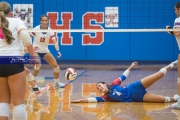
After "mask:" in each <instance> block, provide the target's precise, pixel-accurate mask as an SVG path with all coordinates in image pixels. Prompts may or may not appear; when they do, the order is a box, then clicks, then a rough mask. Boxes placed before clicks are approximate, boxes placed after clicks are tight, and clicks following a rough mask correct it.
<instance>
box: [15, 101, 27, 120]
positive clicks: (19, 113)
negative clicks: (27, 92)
mask: <svg viewBox="0 0 180 120" xmlns="http://www.w3.org/2000/svg"><path fill="white" fill-rule="evenodd" d="M13 114H14V119H15V120H27V113H26V108H25V105H24V104H21V105H17V106H14V111H13Z"/></svg>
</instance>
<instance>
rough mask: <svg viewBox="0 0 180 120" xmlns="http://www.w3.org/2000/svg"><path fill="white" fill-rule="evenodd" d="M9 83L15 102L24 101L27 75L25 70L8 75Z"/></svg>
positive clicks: (16, 103)
mask: <svg viewBox="0 0 180 120" xmlns="http://www.w3.org/2000/svg"><path fill="white" fill-rule="evenodd" d="M8 84H9V88H10V92H11V97H12V102H13V104H14V105H19V104H22V103H24V97H25V91H26V77H25V72H24V70H23V71H22V72H18V73H16V74H13V75H10V76H8Z"/></svg>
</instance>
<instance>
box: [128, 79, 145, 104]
mask: <svg viewBox="0 0 180 120" xmlns="http://www.w3.org/2000/svg"><path fill="white" fill-rule="evenodd" d="M126 87H127V89H128V90H129V91H130V93H131V99H132V101H134V102H143V97H144V95H145V94H146V92H147V91H146V89H145V88H144V86H143V85H142V83H141V81H140V80H139V81H136V82H133V83H131V84H129V85H127V86H126Z"/></svg>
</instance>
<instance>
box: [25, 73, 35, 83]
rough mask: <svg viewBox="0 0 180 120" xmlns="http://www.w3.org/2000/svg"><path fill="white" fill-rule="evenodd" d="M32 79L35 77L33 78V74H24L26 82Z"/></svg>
mask: <svg viewBox="0 0 180 120" xmlns="http://www.w3.org/2000/svg"><path fill="white" fill-rule="evenodd" d="M32 80H35V78H34V76H33V75H32V74H31V73H29V74H28V75H26V82H29V81H32Z"/></svg>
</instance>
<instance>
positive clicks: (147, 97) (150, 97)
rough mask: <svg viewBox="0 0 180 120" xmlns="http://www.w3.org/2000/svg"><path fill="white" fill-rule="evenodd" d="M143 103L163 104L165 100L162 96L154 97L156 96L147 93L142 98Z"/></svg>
mask: <svg viewBox="0 0 180 120" xmlns="http://www.w3.org/2000/svg"><path fill="white" fill-rule="evenodd" d="M143 101H144V102H155V103H156V102H157V103H163V102H164V101H165V98H164V96H162V95H156V94H153V93H148V92H147V93H146V94H145V95H144V97H143Z"/></svg>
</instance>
